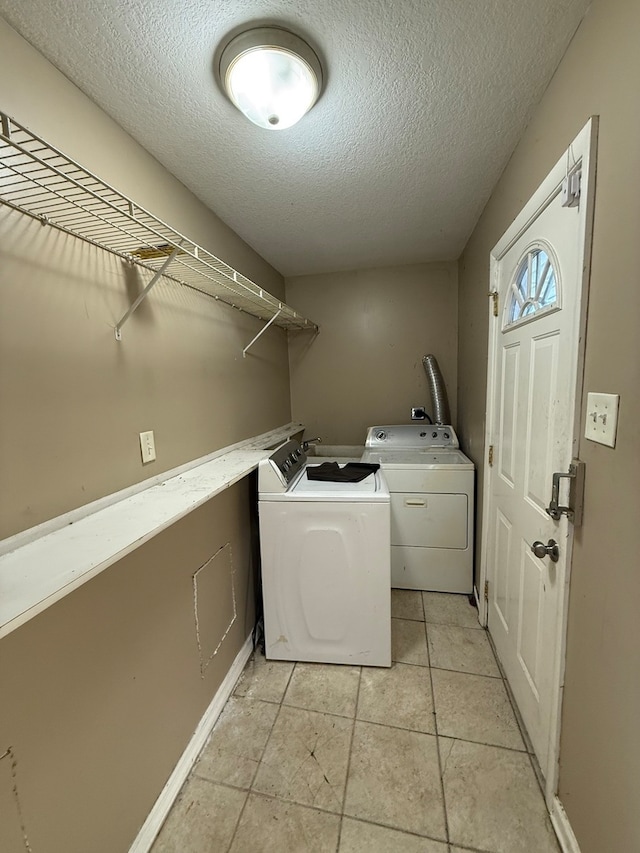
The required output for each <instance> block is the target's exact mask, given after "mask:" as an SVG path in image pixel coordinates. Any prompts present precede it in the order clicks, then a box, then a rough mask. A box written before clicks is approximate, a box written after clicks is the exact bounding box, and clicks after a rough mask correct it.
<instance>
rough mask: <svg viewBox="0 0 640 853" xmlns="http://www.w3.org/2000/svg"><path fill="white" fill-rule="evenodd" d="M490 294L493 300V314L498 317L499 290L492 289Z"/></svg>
mask: <svg viewBox="0 0 640 853" xmlns="http://www.w3.org/2000/svg"><path fill="white" fill-rule="evenodd" d="M489 296H490V297H491V299H492V300H493V316H494V317H497V316H498V298H499V297H498V291H497V290H490V291H489Z"/></svg>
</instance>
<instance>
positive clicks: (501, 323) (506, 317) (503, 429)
mask: <svg viewBox="0 0 640 853" xmlns="http://www.w3.org/2000/svg"><path fill="white" fill-rule="evenodd" d="M591 135H592V123H591V122H590V123H589V125H587V127H586V128H585V130H584V131H583V133H582V134H581V135H580V137H578V139H577V140H575V141H574V143H573V144H572V146H571V148H570V150H569V156H568V159H567V156H566V155H565V156H564V157H563V158H562V159H561V161H559V163H558V164H557V166H556V167H555V169H554V170H553V171H552V173H551V174H550V175H549V177H548V178H547V179H546V180H545V182H544V183H543V185H542V186H541V188H540V189H539V190H538V192H537V193H536V194H535V196H534V197H533V199H532V200H531V201H530V202H529V204H528V205H527V206H526V207H525V209H524V211H523V212H522V214H521V215H520V216H519V217H518V218H517V219H516V221H515V222H514V223H513V225H512V226H511V228H510V229H509V231H508V232H507V234H505V236H504V237H503V239H502V240H501V241H500V243H498V245H497V246H496V248H495V249H494V252H493V253H492V276H493V277H492V282H493V284H492V287H493V290H494V291H495V292H497V294H498V300H497V301H498V304H499V306H500V308H499V310H498V311H497V315H498V316H495V317H494V316H492V319H491V323H492V330H491V337H490V359H489V377H488V412H487V414H488V430H487V439H488V441H487V443H488V445H489V448H490V459H489V465H488V467H487V477H486V489H485V515H484V519H483V521H484V532H485V537H484V541H485V554H484V566H483V568H484V570H485V572H486V579H487V580H488V582H489V584H488V614H487V615H488V627H489V631H490V633H491V636H492V638H493V640H494V643H495V646H496V650H497V652H498V656H499V658H500V661H501V663H502V665H503V667H504V670H505V673H506V675H507V679H508V681H509V684H510V686H511V689H512V691H513V694H514V696H515V699H516V702H517V704H518V707H519V710H520V713H521V715H522V718H523V720H524V723H525V725H526V728H527V731H528V734H529V737H530V739H531V742H532V745H533V748H534V751H535V754H536V756H537V758H538V761H539V764H540V768H541V770H542V772H543V774H544V775H545V777H546V778H547V782H548V793H550V794H553V793H555V785H556V782H557V779H556V770H555V767H556V762H557V754H556V752H557V742H558V726H559V709H560V701H561V681H562V677H563V669H564V637H565V631H566V607H567V594H568V580H569V567H570V556H571V544H572V535H573V528H572V525H571V524H570V523H569V522H568V520H567V518H566V516H564V515H563V516H562V517H561V518H560V519H559V520H557V521H556V520H553V519H552V518H551V517H550V516H549V515H548V513H547V512H546V508H547V507H548V505H549V501H550V499H551V484H552V475H553V473H554V472H567V471H568V468H569V464H570V462H571V459H572V457H573V456H574V454H575V453H576V449H575V448H576V444H577V432H578V427H579V425H578V423H577V417H576V412H577V411H579V404H580V382H581V372H582V371H581V364H582V359H581V341H582V340H583V338H584V335H583V334H582V328H583V324H584V314H585V312H584V309H585V307H586V293H585V292H584V291H585V282H586V267H587V266H588V245H587V244H588V243H589V235H590V228H588V227H587V225H588V223H589V218H588V215H587V214H588V210H587V209H588V208H590V207H591V205H590V203H588V199H590V197H591V195H592V191H591V192H590V190H592V181H591V180H590V178H591V177H592V176H591V175H590V170H589V162H591V160H590V158H589V157H588V154H589V151H590V141H591ZM567 164H568V165H567ZM579 167H581V168H582V187H581V194H580V198H579V202H578V203H577V204H576V205H575V206H569V207H567V206H564V207H563V206H562V192H561V188H562V182H563V179H564V178H565V177H566V173H567V169H570V170H571V171H574V170H577V169H578V168H579ZM589 184H591V186H589ZM494 313H495V312H494ZM564 494H565V496H566V492H565V493H564ZM561 503H562V501H561ZM550 540H555V542H556V543H557V545H558V553H557V556H558V559H557V562H554V561H553V560H552V559H551V556H543V557H539V556H536V555H535V554H534V553H533V551H532V546H533V543H534V542H536V541H537V542H542V543H543V544H545V545H547V544H548V543H549V541H550ZM551 788H553V790H550V789H551Z"/></svg>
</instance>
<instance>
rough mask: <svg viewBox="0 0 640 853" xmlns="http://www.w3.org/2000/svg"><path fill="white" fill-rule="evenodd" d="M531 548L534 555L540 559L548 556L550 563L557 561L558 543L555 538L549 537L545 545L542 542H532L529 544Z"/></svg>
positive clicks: (558, 553)
mask: <svg viewBox="0 0 640 853" xmlns="http://www.w3.org/2000/svg"><path fill="white" fill-rule="evenodd" d="M531 550H532V551H533V553H534V554H535V555H536V557H539V558H540V559H541V560H542V559H544V557H549V559H550V560H551V562H552V563H557V562H558V558H559V557H560V549H559V548H558V543H557V542H556V540H555V539H549V541H548V542H547V544H546V545H545V544H544V542H540V541H538V542H534V543H533V545H532V546H531Z"/></svg>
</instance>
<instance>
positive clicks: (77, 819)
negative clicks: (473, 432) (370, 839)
mask: <svg viewBox="0 0 640 853" xmlns="http://www.w3.org/2000/svg"><path fill="white" fill-rule="evenodd" d="M247 505H248V494H247V486H246V481H243V483H241V484H238V485H236V486H234V487H233V488H231V489H229V490H227V491H225V492H223V493H222V494H221V495H219V496H217V497H216V498H214V499H213V500H212V501H209V502H208V503H207V504H205V505H204V506H203V507H201V508H200V509H198V510H196V511H195V512H193V513H191V514H190V515H188V516H186V517H185V518H184V519H182V520H181V521H180V522H178V523H177V524H175V525H174V526H173V527H170V528H168V529H167V530H166V531H164V532H163V533H161V534H159V535H158V536H156V537H155V538H154V539H152V540H150V541H149V542H148V543H147V544H145V545H143V546H142V547H141V548H139V549H138V550H137V551H134V552H133V553H132V554H130V555H129V556H128V557H126V558H125V559H123V560H121V561H120V562H119V563H117V564H116V565H115V566H113V567H112V568H110V569H109V570H107V571H106V572H103V573H102V574H101V575H99V576H98V577H97V578H95V579H94V580H92V581H91V582H90V583H87V584H85V585H84V586H82V587H80V588H79V589H77V590H76V591H75V592H73V593H71V595H68V596H67V597H66V598H64V599H62V600H61V601H59V602H58V603H57V604H55V605H54V606H53V607H50V608H49V609H48V610H46V611H45V612H44V613H42V614H41V615H40V616H38V617H37V618H36V619H32V620H31V621H30V622H27V623H26V625H24V626H22V627H21V628H19V629H18V630H17V631H14V632H13V633H12V634H9V635H8V636H7V637H5V638H4V639H3V640H2V650H1V653H0V682H1V684H2V703H1V706H0V736H1V737H2V741H1V742H0V746H1V749H0V754H2V752H4V750H5V749H6V748H7V747H11V749H12V754H13V759H14V760H15V770H14V774H13V779H12V780H11V781H12V782H14V783H15V785H16V788H17V799H18V802H19V804H20V811H21V817H22V821H23V822H24V826H25V831H26V836H27V839H28V841H29V844H30V845H31V846H30V848H29V849H31V850H33V851H34V853H36V851H42V853H88V851H91V853H126V851H127V850H128V849H129V847H130V845H131V842H132V841H133V839H134V838H135V836H136V834H137V832H138V830H139V828H140V826H141V825H142V823H143V821H144V819H145V818H146V816H147V814H148V812H149V811H150V809H151V807H152V806H153V803H154V801H155V799H156V797H157V796H158V794H159V793H160V790H161V789H162V787H163V785H164V783H165V781H166V780H167V778H168V777H169V774H170V773H171V771H172V770H173V768H174V766H175V764H176V762H177V761H178V759H179V758H180V756H181V754H182V752H183V750H184V748H185V746H186V744H187V743H188V741H189V739H190V737H191V735H192V734H193V731H194V729H195V727H196V725H197V723H198V721H199V720H200V718H201V717H202V715H203V714H204V712H205V710H206V708H207V706H208V705H209V703H210V702H211V699H212V697H213V695H214V694H215V691H216V689H217V687H218V686H219V684H220V682H221V681H222V679H223V678H224V676H225V675H226V673H227V671H228V669H229V667H230V665H231V664H232V662H233V660H234V658H235V656H236V654H237V652H238V650H239V648H240V647H241V645H242V643H243V642H244V640H245V638H246V637H247V636H248V634H249V632H250V630H251V626H252V624H253V612H254V611H253V588H252V579H251V578H250V574H249V571H248V567H249V553H248V541H249V536H248V527H247V525H248V522H247ZM228 542H230V543H231V549H232V556H233V562H234V565H235V567H236V574H235V581H236V601H237V606H238V618H237V620H236V622H235V623H234V625H233V627H232V628H231V631H230V633H229V634H228V636H227V638H226V639H225V641H224V643H223V645H222V647H221V649H220V651H219V652H218V654H217V655H215V656H214V657H213V658H212V659H211V662H210V663H209V664H208V666H206V667H205V669H204V677H202V674H201V668H200V656H199V653H198V644H197V640H196V630H195V618H194V600H193V583H192V575H193V573H194V572H195V571H196V570H197V569H198V568H199V567H200V566H202V565H203V564H204V563H205V562H206V561H207V560H208V559H209V558H210V557H211V556H212V555H213V554H215V553H216V551H218V549H219V548H221V547H223V546H224V545H226V544H227V543H228ZM213 586H214V594H218V595H220V596H222V595H223V593H225V599H226V600H225V601H224V602H223V608H222V610H223V612H222V616H223V618H222V619H221V620H220V622H219V623H218V626H217V629H218V637H221V636H222V633H223V632H224V629H225V628H226V627H227V626H228V624H229V622H230V621H231V618H232V615H233V608H232V602H231V600H230V599H229V598H228V595H227V594H226V593H227V592H228V590H226V588H225V587H226V578H224V577H222V576H221V575H220V576H218V577H217V578H216V580H215V582H214V585H213ZM212 627H213V626H212ZM200 629H201V630H202V629H203V626H202V624H201V625H200ZM2 780H3V779H2V776H0V782H1V781H2ZM5 781H7V780H5ZM0 804H2V805H5V808H6V810H7V811H6V813H2V814H0V849H1V850H2V853H24V851H25V846H24V844H23V843H22V840H21V839H20V844H17V843H16V845H15V846H13V845H11V846H10V845H9V842H8V841H7V840H6V839H7V837H8V838H11V837H12V835H11V833H12V832H13V829H14V827H15V825H16V823H19V821H18V817H17V808H16V806H15V802H12V798H10V797H2V796H0ZM15 835H17V833H14V835H13V837H15Z"/></svg>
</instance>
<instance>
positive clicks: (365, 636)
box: [258, 441, 391, 666]
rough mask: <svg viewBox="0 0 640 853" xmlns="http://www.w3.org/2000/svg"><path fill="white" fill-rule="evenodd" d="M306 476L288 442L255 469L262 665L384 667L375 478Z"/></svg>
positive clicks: (380, 495)
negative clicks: (269, 661) (328, 479)
mask: <svg viewBox="0 0 640 853" xmlns="http://www.w3.org/2000/svg"><path fill="white" fill-rule="evenodd" d="M323 461H324V462H326V461H327V460H323ZM340 461H341V462H345V461H346V460H340ZM314 467H318V466H316V465H312V464H309V463H308V461H307V457H306V455H305V453H304V452H303V451H302V449H301V447H300V445H299V444H298V442H297V441H288V442H287V443H286V444H284V445H282V446H281V447H280V448H278V449H277V450H276V451H275V452H274V453H273V454H272V456H271V457H270V458H269V459H266V460H264V461H263V462H261V463H260V466H259V468H258V511H259V518H260V550H261V555H262V593H263V601H264V629H265V654H266V657H267V658H273V659H276V660H295V661H313V662H318V663H339V664H357V665H360V664H362V665H365V666H391V590H390V587H391V582H390V498H389V490H388V488H387V484H386V482H385V478H384V476H383V473H382V470H381V469H379V470H378V471H376V472H375V473H372V474H369V476H367V477H366V479H364V480H362V481H361V482H359V483H341V482H324V481H315V480H310V479H308V477H307V472H308V470H309V469H312V468H314Z"/></svg>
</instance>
